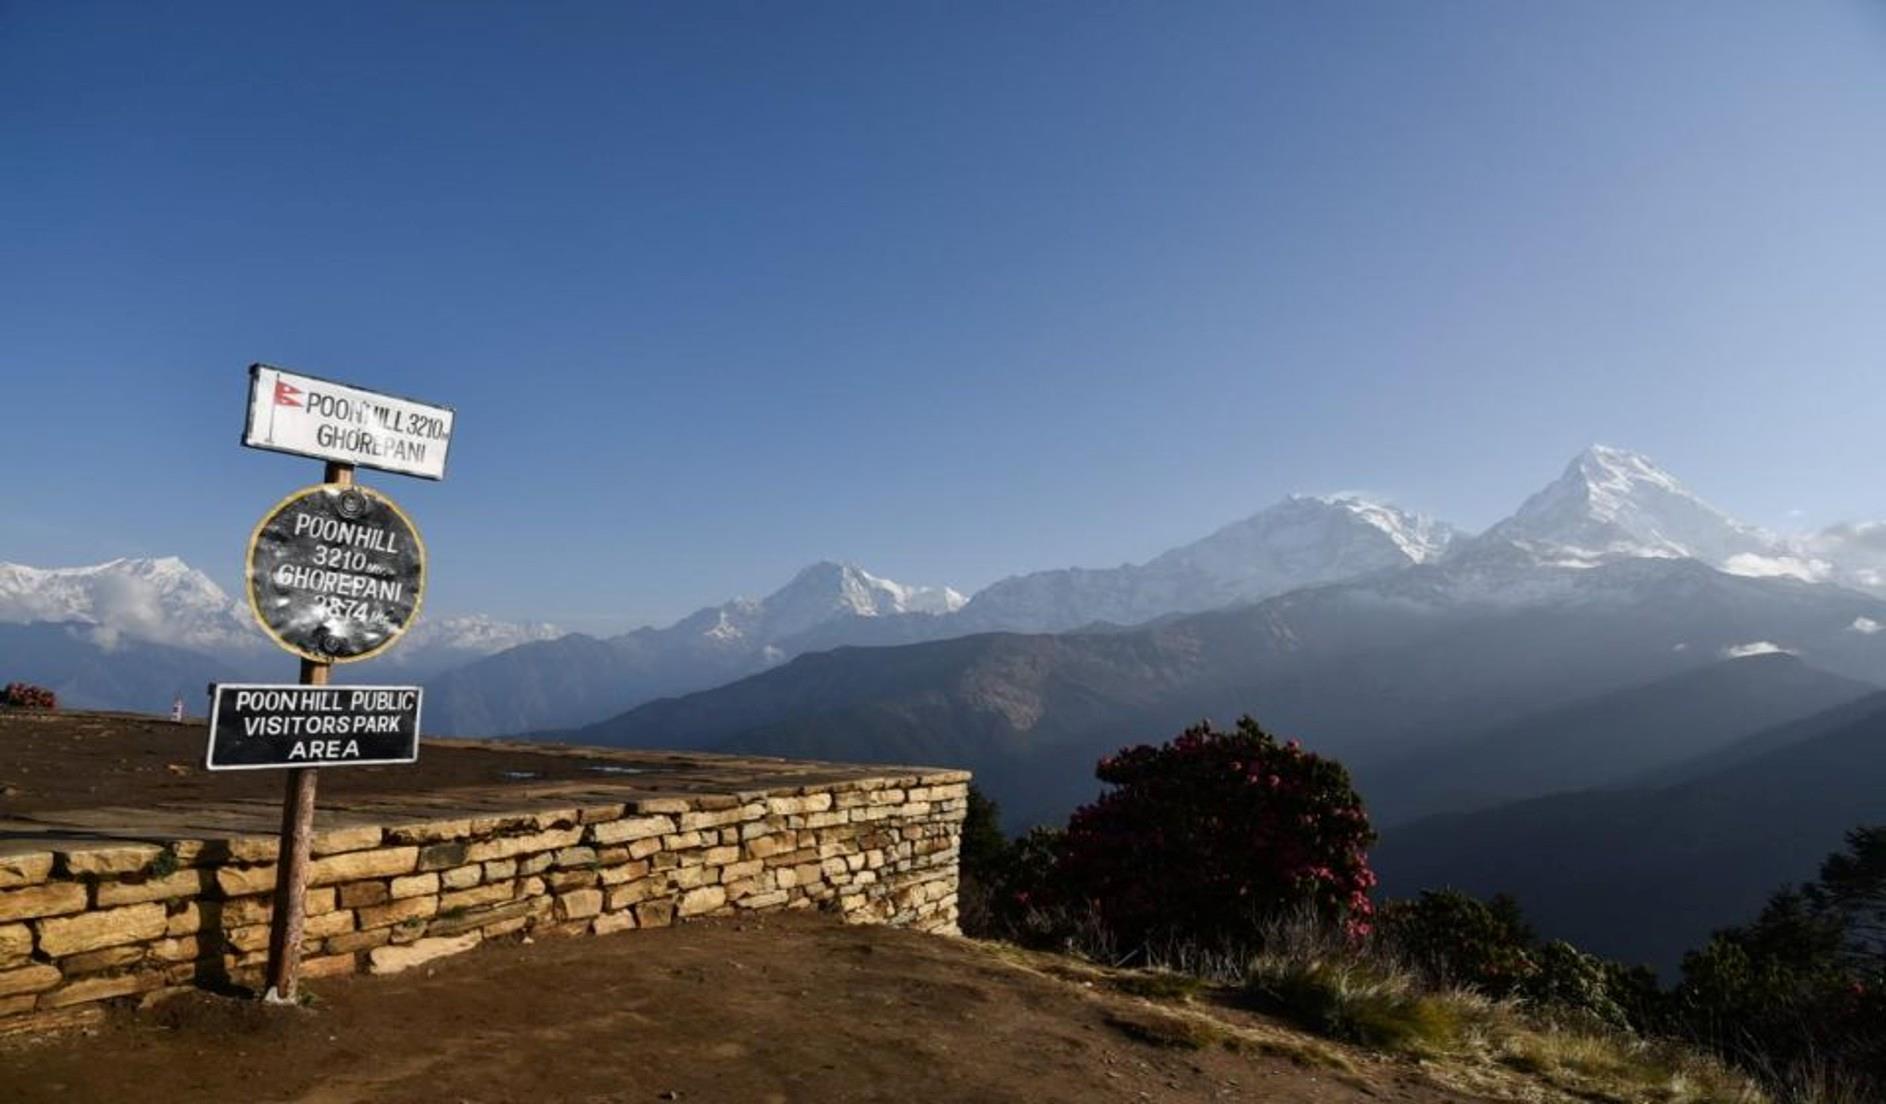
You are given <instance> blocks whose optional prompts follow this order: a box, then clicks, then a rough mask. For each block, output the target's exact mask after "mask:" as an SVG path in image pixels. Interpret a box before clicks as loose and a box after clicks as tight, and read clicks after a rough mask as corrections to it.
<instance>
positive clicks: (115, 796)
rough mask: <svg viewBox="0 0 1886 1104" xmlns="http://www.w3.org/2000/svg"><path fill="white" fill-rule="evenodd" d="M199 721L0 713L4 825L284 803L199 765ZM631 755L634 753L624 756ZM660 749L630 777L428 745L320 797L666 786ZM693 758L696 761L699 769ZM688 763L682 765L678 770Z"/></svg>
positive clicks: (587, 761)
mask: <svg viewBox="0 0 1886 1104" xmlns="http://www.w3.org/2000/svg"><path fill="white" fill-rule="evenodd" d="M207 741H208V732H207V729H206V727H205V725H204V722H202V721H201V720H197V721H191V722H186V723H184V724H173V723H171V722H170V721H169V720H167V719H158V718H154V717H150V716H145V715H142V714H132V713H84V712H64V711H61V712H54V713H41V712H36V711H30V710H8V709H0V749H4V751H3V752H0V819H5V818H6V817H7V816H9V815H16V814H31V813H37V812H46V811H51V810H58V809H83V808H93V807H97V806H110V805H130V806H151V805H157V804H161V803H181V802H191V801H231V800H241V799H244V798H268V799H275V798H279V797H280V796H281V793H282V787H283V773H282V772H280V771H218V772H216V773H214V774H212V773H211V772H209V771H207V770H204V769H203V754H204V749H205V747H206V745H207ZM627 754H634V753H627ZM662 758H663V757H662V755H661V753H642V759H643V760H644V761H643V762H641V763H640V764H639V765H638V768H637V769H636V770H635V771H634V772H632V773H629V774H626V775H625V774H623V773H619V772H621V771H622V767H621V765H620V764H619V763H615V762H611V761H609V760H604V759H598V758H590V757H584V756H581V755H572V754H545V753H544V750H530V749H526V748H515V747H513V748H504V747H477V746H465V745H464V744H462V743H458V742H454V743H451V744H447V743H440V742H437V741H433V740H430V739H428V740H424V741H422V743H421V746H420V752H419V762H417V763H414V764H411V765H400V766H381V767H342V768H334V769H330V770H324V771H322V772H321V795H322V798H323V800H330V799H335V798H339V799H345V798H348V797H364V796H368V795H378V794H408V793H415V792H439V791H444V790H452V789H461V788H465V787H473V786H494V785H498V786H502V785H513V786H517V785H524V784H528V783H538V782H558V781H587V782H610V781H622V780H625V779H628V778H633V779H635V780H636V781H638V782H646V783H648V784H651V785H659V784H661V783H662V782H663V781H664V777H663V776H664V771H663V767H662V762H661V760H662ZM695 758H696V760H697V762H696V763H695V764H692V767H693V768H698V758H699V757H695ZM684 769H686V768H684V766H683V765H682V764H679V763H677V765H676V771H675V773H676V774H680V773H683V771H684Z"/></svg>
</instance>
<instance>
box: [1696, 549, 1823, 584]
mask: <svg viewBox="0 0 1886 1104" xmlns="http://www.w3.org/2000/svg"><path fill="white" fill-rule="evenodd" d="M1722 569H1723V570H1724V571H1726V572H1728V573H1729V574H1731V575H1749V576H1753V577H1755V578H1777V577H1779V578H1788V579H1800V580H1801V581H1803V582H1808V583H1818V582H1820V581H1821V580H1823V579H1825V578H1827V576H1828V575H1829V574H1830V573H1831V572H1832V571H1833V565H1832V564H1830V563H1828V562H1827V561H1825V560H1810V559H1803V558H1801V557H1799V556H1763V555H1758V554H1757V553H1754V552H1741V553H1738V554H1736V555H1734V556H1730V557H1729V559H1728V562H1726V563H1724V564H1723V565H1722Z"/></svg>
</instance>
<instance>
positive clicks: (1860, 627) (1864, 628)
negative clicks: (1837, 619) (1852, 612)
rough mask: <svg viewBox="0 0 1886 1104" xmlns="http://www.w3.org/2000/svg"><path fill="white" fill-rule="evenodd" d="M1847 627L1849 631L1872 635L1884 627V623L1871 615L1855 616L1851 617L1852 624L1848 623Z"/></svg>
mask: <svg viewBox="0 0 1886 1104" xmlns="http://www.w3.org/2000/svg"><path fill="white" fill-rule="evenodd" d="M1847 629H1848V630H1849V631H1851V632H1857V633H1859V634H1860V635H1861V636H1872V635H1873V634H1874V633H1876V632H1878V631H1880V630H1881V629H1886V625H1882V624H1880V623H1879V622H1878V621H1875V620H1873V619H1872V618H1871V617H1856V618H1854V619H1853V624H1851V625H1848V626H1847Z"/></svg>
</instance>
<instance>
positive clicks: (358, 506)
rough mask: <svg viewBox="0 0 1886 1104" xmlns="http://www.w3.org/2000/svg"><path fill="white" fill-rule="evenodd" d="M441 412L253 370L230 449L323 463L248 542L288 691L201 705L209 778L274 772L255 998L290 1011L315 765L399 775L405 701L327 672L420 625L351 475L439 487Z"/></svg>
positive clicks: (403, 528)
mask: <svg viewBox="0 0 1886 1104" xmlns="http://www.w3.org/2000/svg"><path fill="white" fill-rule="evenodd" d="M454 421H455V416H454V414H453V412H452V410H451V409H450V408H448V407H441V406H434V405H431V404H428V403H421V402H417V401H414V400H412V399H403V398H399V397H397V396H393V395H384V394H380V393H378V392H373V391H366V390H363V389H361V388H358V387H352V386H349V385H346V384H340V383H335V382H333V381H331V380H323V379H320V378H318V377H315V376H307V375H303V374H300V373H296V372H289V371H287V370H285V369H281V368H273V367H270V366H268V365H263V364H256V365H251V366H250V368H249V407H248V418H247V420H246V422H245V423H244V426H243V433H242V443H243V444H244V445H246V446H248V447H250V448H260V449H269V450H272V451H276V452H289V453H294V454H296V455H300V456H309V457H312V458H314V459H318V460H322V461H324V463H325V465H326V467H325V470H324V472H323V479H322V482H321V483H320V484H319V485H317V486H314V487H306V488H303V489H302V490H300V491H297V492H295V493H294V494H292V495H290V496H288V497H287V498H285V499H283V500H282V501H281V502H279V503H277V504H276V506H275V508H274V509H272V510H270V511H269V512H268V514H267V515H265V516H264V517H263V518H262V520H261V522H260V523H258V524H257V525H256V527H255V532H254V533H253V534H252V535H251V537H250V539H249V551H248V586H247V589H248V592H249V606H250V609H251V610H252V611H253V612H254V614H255V618H256V621H257V622H258V623H259V624H260V625H261V626H262V629H263V631H265V632H266V633H268V635H269V637H270V639H272V640H274V641H275V642H276V643H277V644H279V645H281V646H282V647H283V648H285V649H287V650H288V651H290V652H292V653H294V654H295V655H296V656H298V657H300V659H301V678H300V681H299V682H296V683H292V684H288V685H254V684H243V685H224V686H218V687H216V688H215V696H214V701H213V703H212V706H211V718H210V739H209V748H208V750H207V751H206V753H205V755H204V764H205V765H206V766H207V767H208V768H209V769H210V770H255V769H267V768H277V769H286V770H287V771H288V787H287V793H286V794H285V795H284V798H283V801H282V825H281V845H280V849H279V851H280V853H279V855H278V857H277V858H278V861H277V863H276V875H275V908H274V914H273V917H272V919H271V925H270V929H269V961H268V989H267V992H266V994H265V995H264V999H265V1000H268V1001H271V1002H276V1003H293V1002H294V1001H295V999H296V984H297V981H298V979H299V976H300V972H301V934H302V928H303V925H304V922H305V919H306V908H307V904H306V897H307V887H308V852H309V841H310V838H311V837H312V835H313V831H314V795H315V779H316V767H317V766H350V765H362V764H368V763H411V762H415V761H417V759H418V756H419V707H420V699H421V694H420V691H419V688H418V687H416V686H347V687H335V688H332V689H319V688H323V687H327V686H328V675H329V674H330V672H331V671H332V670H333V665H334V664H336V663H350V662H354V661H356V660H362V659H368V658H371V657H372V656H374V655H377V654H379V653H380V652H382V651H384V650H385V649H387V648H389V647H391V646H392V645H393V643H394V642H395V641H397V640H398V639H399V637H400V635H401V634H402V633H404V632H405V631H406V630H407V629H408V628H410V627H411V626H412V624H413V622H414V621H415V620H416V619H417V618H418V616H419V607H420V603H421V600H422V598H423V597H424V594H425V573H426V560H425V557H426V550H425V544H424V543H423V542H422V541H421V540H420V537H419V531H418V529H417V528H416V527H415V526H414V525H413V523H412V520H411V519H410V518H408V517H407V516H406V514H405V512H404V511H402V510H401V509H400V508H399V507H398V506H397V505H395V504H394V503H393V501H392V499H390V498H387V497H386V496H385V495H384V494H381V493H380V492H378V491H375V490H373V489H371V488H368V487H361V486H357V485H356V484H355V483H354V468H355V466H356V465H358V466H360V467H371V468H379V469H381V470H383V471H392V472H399V473H401V474H404V475H413V476H418V477H419V478H422V479H443V478H444V477H445V458H446V453H447V450H448V449H449V448H450V447H451V438H452V426H453V422H454Z"/></svg>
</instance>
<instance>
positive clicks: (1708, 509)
mask: <svg viewBox="0 0 1886 1104" xmlns="http://www.w3.org/2000/svg"><path fill="white" fill-rule="evenodd" d="M1475 543H1476V544H1477V545H1480V546H1483V547H1484V546H1487V545H1501V546H1506V545H1510V546H1515V547H1518V548H1520V549H1522V550H1523V551H1525V552H1526V553H1528V554H1529V555H1530V556H1531V557H1532V558H1533V559H1535V560H1536V561H1537V562H1540V563H1551V564H1556V565H1560V566H1567V567H1580V566H1584V567H1590V566H1596V565H1597V564H1600V563H1607V562H1611V561H1614V560H1619V559H1641V558H1646V557H1648V558H1681V557H1689V558H1694V559H1698V560H1701V561H1703V562H1704V563H1707V564H1710V565H1711V566H1715V567H1724V566H1727V565H1729V564H1730V563H1731V562H1732V561H1735V560H1736V559H1737V558H1738V557H1749V556H1755V557H1771V556H1774V555H1776V554H1778V551H1779V549H1780V542H1779V541H1778V540H1777V538H1776V537H1774V536H1773V535H1772V534H1769V533H1766V532H1764V531H1762V530H1760V529H1758V528H1756V527H1754V526H1752V525H1747V524H1744V523H1743V522H1740V521H1737V520H1736V519H1734V518H1732V517H1729V516H1728V515H1727V514H1724V513H1722V512H1721V511H1720V510H1717V509H1716V508H1715V507H1713V506H1711V505H1709V504H1708V503H1707V502H1704V501H1703V500H1702V499H1701V498H1698V497H1697V496H1696V495H1695V494H1694V493H1692V492H1691V491H1690V490H1689V489H1688V488H1687V487H1685V486H1684V485H1683V484H1682V483H1681V482H1680V481H1678V480H1677V478H1676V477H1675V476H1673V475H1671V474H1670V473H1669V472H1667V471H1665V470H1664V469H1662V468H1660V467H1658V466H1657V465H1656V464H1655V463H1654V462H1652V461H1651V460H1650V459H1649V458H1648V457H1646V456H1644V455H1642V454H1641V453H1636V452H1631V451H1629V450H1627V449H1620V448H1612V447H1610V446H1606V445H1593V446H1591V447H1590V448H1588V449H1586V450H1585V451H1583V452H1581V453H1579V454H1578V455H1577V456H1575V457H1573V458H1572V461H1571V463H1569V464H1567V465H1566V467H1565V471H1564V473H1563V474H1561V475H1560V476H1559V477H1558V478H1557V479H1556V480H1554V481H1552V482H1551V483H1549V484H1547V485H1546V487H1545V488H1544V489H1542V490H1540V491H1539V492H1538V493H1536V494H1534V495H1532V496H1531V497H1530V498H1528V499H1526V501H1525V502H1524V503H1522V504H1521V505H1520V507H1519V509H1518V510H1517V511H1516V512H1515V513H1514V514H1513V516H1511V517H1509V518H1507V519H1506V520H1504V521H1502V522H1500V523H1499V524H1497V525H1495V526H1493V527H1492V528H1491V529H1489V530H1487V532H1486V533H1485V534H1483V535H1482V536H1481V537H1479V538H1478V539H1477V541H1476V542H1475Z"/></svg>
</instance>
